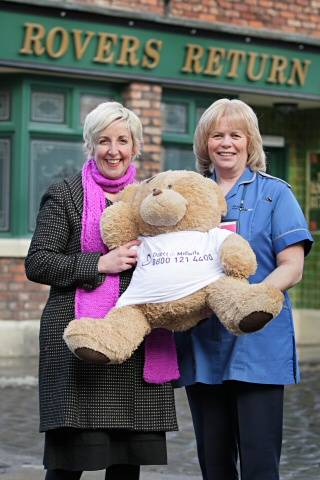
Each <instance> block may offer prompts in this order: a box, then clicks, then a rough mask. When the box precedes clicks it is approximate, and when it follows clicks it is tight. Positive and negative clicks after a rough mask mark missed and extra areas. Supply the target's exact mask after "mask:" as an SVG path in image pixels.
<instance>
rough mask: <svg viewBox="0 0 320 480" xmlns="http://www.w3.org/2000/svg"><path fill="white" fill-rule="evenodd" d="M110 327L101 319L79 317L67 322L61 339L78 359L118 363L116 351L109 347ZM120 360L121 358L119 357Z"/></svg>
mask: <svg viewBox="0 0 320 480" xmlns="http://www.w3.org/2000/svg"><path fill="white" fill-rule="evenodd" d="M109 330H110V327H109V326H108V325H106V322H105V321H104V320H103V319H92V318H81V319H80V320H73V321H72V322H70V323H69V325H68V326H67V328H66V329H65V331H64V335H63V339H64V341H65V342H66V344H67V346H68V348H69V349H70V350H71V352H72V353H73V354H74V355H75V356H76V357H77V358H79V359H80V360H84V361H87V362H96V363H106V364H107V363H118V361H119V359H118V358H117V354H116V352H114V351H113V350H112V349H110V348H109V345H108V342H107V338H108V331H109ZM121 360H122V359H121Z"/></svg>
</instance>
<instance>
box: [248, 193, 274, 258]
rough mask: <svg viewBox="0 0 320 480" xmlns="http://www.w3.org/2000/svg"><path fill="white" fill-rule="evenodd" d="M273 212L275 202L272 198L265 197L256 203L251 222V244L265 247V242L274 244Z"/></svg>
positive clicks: (249, 239)
mask: <svg viewBox="0 0 320 480" xmlns="http://www.w3.org/2000/svg"><path fill="white" fill-rule="evenodd" d="M272 211H273V201H272V198H271V197H268V196H267V197H265V198H263V199H260V200H258V202H257V203H256V205H255V207H254V210H253V213H252V216H251V221H250V227H249V238H248V241H249V242H253V243H255V245H256V246H257V247H258V248H259V244H260V241H261V244H260V245H263V244H264V242H265V241H267V243H268V244H270V243H271V242H272Z"/></svg>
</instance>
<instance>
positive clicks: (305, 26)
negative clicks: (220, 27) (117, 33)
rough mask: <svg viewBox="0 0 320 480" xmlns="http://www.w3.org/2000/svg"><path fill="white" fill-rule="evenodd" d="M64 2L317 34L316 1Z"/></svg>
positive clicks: (318, 8) (318, 11)
mask: <svg viewBox="0 0 320 480" xmlns="http://www.w3.org/2000/svg"><path fill="white" fill-rule="evenodd" d="M67 3H69V4H82V5H90V6H93V5H94V6H97V7H100V8H101V7H102V8H108V9H113V8H114V9H117V10H119V9H124V10H127V11H130V10H131V11H134V12H139V13H144V12H146V13H151V14H155V15H159V16H168V17H171V18H174V17H177V18H180V19H188V20H199V21H201V22H209V23H212V24H215V23H219V24H224V25H228V26H230V25H236V26H239V27H250V28H253V29H268V30H277V31H281V32H288V33H293V34H298V35H305V36H312V37H319V36H320V22H319V18H320V0H281V1H279V0H201V1H199V0H135V1H133V0H69V1H68V2H67Z"/></svg>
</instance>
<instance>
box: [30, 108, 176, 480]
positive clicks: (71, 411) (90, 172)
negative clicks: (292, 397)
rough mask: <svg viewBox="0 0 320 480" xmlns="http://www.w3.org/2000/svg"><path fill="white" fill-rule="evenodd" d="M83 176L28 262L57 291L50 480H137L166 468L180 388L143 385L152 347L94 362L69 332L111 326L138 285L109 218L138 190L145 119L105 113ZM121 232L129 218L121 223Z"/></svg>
mask: <svg viewBox="0 0 320 480" xmlns="http://www.w3.org/2000/svg"><path fill="white" fill-rule="evenodd" d="M83 136H84V145H85V148H86V151H87V154H88V160H87V162H86V163H85V164H84V166H83V169H82V172H81V173H79V174H77V175H75V176H73V177H72V178H68V179H65V180H64V181H63V182H61V183H59V184H56V185H52V186H51V187H50V188H49V189H48V191H47V193H46V194H45V195H44V197H43V198H42V201H41V206H40V212H39V215H38V218H37V225H36V229H35V232H34V235H33V238H32V241H31V245H30V249H29V253H28V256H27V258H26V261H25V265H26V273H27V276H28V278H29V279H30V280H32V281H34V282H39V283H45V284H47V285H50V287H51V289H50V296H49V300H48V302H47V304H46V306H45V309H44V312H43V315H42V318H41V324H40V368H39V375H40V376H39V390H40V430H41V431H42V432H45V449H44V466H45V468H46V469H47V474H46V480H78V479H79V478H80V477H81V474H82V471H84V470H102V469H103V470H106V476H105V478H106V479H107V480H123V479H126V480H137V479H138V478H139V475H140V465H150V464H161V465H162V464H165V463H166V462H167V460H166V439H165V432H166V431H170V430H176V429H177V424H176V416H175V406H174V397H173V392H172V387H171V385H170V383H165V384H159V385H156V384H151V383H146V382H145V381H144V380H143V361H144V347H143V345H142V346H140V347H139V348H138V349H137V350H136V352H135V353H134V354H133V356H132V357H131V358H130V359H129V360H128V361H126V362H125V363H123V364H121V365H105V364H94V363H90V362H84V361H81V360H80V359H78V358H77V357H75V356H74V355H73V354H72V353H71V352H70V351H69V350H68V348H67V345H66V344H65V343H64V341H63V332H64V330H65V328H66V326H67V325H68V323H69V322H70V321H71V320H72V319H74V318H80V317H82V316H89V317H96V318H101V317H103V316H104V315H105V314H106V313H107V311H108V310H109V309H111V308H112V307H113V306H114V305H115V303H116V301H117V299H118V297H119V295H120V294H121V293H123V292H124V290H125V289H126V287H127V286H128V284H129V282H130V278H131V275H132V267H133V266H134V265H135V264H136V256H137V253H136V251H135V250H134V249H132V248H130V247H132V246H133V245H137V244H139V242H138V241H137V240H133V241H131V242H129V243H127V244H126V245H123V246H121V247H119V248H116V249H114V250H112V251H108V250H107V248H106V247H105V246H104V245H103V243H102V240H101V238H100V228H99V222H100V216H101V213H102V211H103V210H104V209H105V208H106V206H109V205H111V203H112V202H113V201H114V200H116V198H117V195H118V194H119V192H121V190H122V189H123V188H124V187H125V186H126V185H129V184H130V183H133V182H134V181H135V174H136V169H135V166H134V163H133V160H134V159H135V157H136V156H137V155H139V153H140V149H141V144H142V126H141V122H140V120H139V118H138V117H137V116H136V115H135V114H134V113H133V112H132V111H130V110H128V109H127V108H125V107H123V106H122V105H121V104H120V103H117V102H106V103H102V104H100V105H99V106H98V107H97V108H96V109H94V110H93V111H92V112H90V113H89V114H88V116H87V117H86V120H85V124H84V132H83ZM119 222H121V218H119Z"/></svg>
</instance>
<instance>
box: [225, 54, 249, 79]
mask: <svg viewBox="0 0 320 480" xmlns="http://www.w3.org/2000/svg"><path fill="white" fill-rule="evenodd" d="M227 58H228V60H231V65H230V70H229V72H228V74H227V77H228V78H238V68H239V65H240V62H241V61H243V60H244V59H245V58H246V52H244V51H243V50H230V51H229V52H228V57H227Z"/></svg>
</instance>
